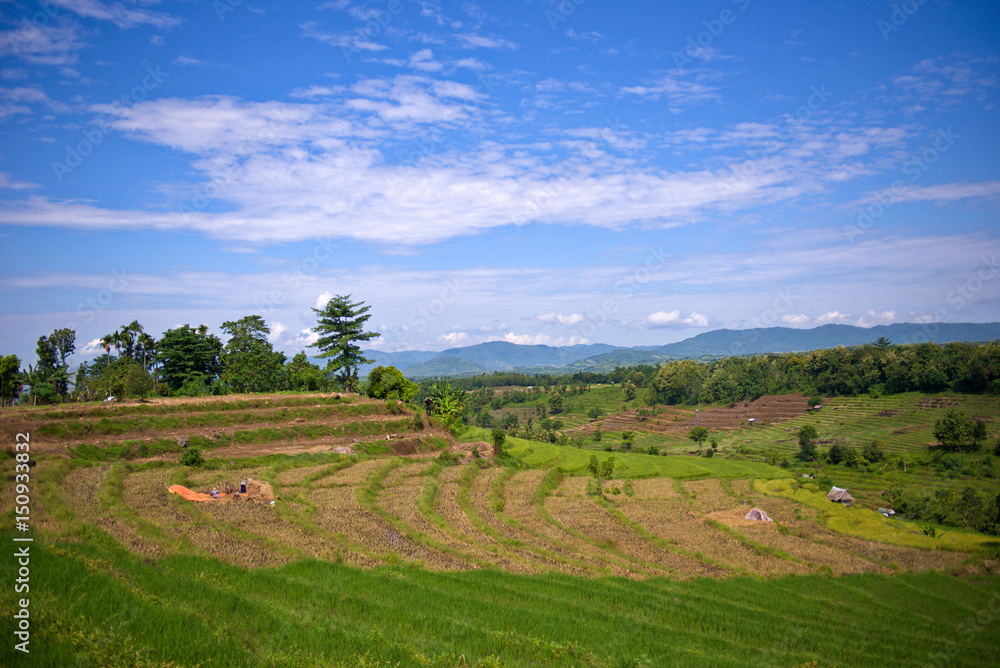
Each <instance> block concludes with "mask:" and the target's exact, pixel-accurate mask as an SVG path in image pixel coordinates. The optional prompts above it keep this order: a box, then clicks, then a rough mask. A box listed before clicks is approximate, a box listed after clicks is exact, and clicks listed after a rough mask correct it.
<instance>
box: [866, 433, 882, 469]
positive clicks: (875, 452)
mask: <svg viewBox="0 0 1000 668" xmlns="http://www.w3.org/2000/svg"><path fill="white" fill-rule="evenodd" d="M861 454H862V456H863V457H864V458H865V459H866V460H868V461H870V462H872V463H875V462H881V461H884V460H885V449H884V447H883V443H882V441H880V440H879V439H877V438H876V439H875V440H873V441H870V442H869V443H868V444H867V445H865V447H864V448H863V449H862V451H861Z"/></svg>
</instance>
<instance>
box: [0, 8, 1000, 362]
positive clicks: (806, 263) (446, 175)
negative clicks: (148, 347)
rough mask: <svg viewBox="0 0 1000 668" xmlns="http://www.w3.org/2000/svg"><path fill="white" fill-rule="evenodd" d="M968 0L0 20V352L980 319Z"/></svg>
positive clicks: (93, 13) (413, 344)
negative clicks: (72, 336) (201, 337)
mask: <svg viewBox="0 0 1000 668" xmlns="http://www.w3.org/2000/svg"><path fill="white" fill-rule="evenodd" d="M998 34H1000V6H998V5H997V4H996V3H993V2H970V3H951V2H943V1H937V0H925V1H924V2H919V1H918V0H910V1H909V2H905V3H902V4H899V3H892V2H882V1H878V0H871V1H868V2H853V1H852V2H840V3H795V2H768V3H765V2H759V1H758V0H725V1H723V0H719V1H717V2H705V3H676V2H656V3H653V2H617V3H612V2H608V1H607V0H566V1H564V2H554V1H518V0H512V1H509V2H503V3H500V2H489V3H488V2H478V3H475V2H419V1H408V0H391V1H389V0H378V1H376V2H361V1H354V0H334V1H332V2H316V3H304V2H295V3H292V2H281V1H272V2H255V1H253V0H249V1H248V0H244V1H242V2H241V1H240V0H216V1H214V2H208V1H201V2H198V1H192V2H185V3H159V2H156V1H155V0H134V1H129V0H124V1H122V2H116V3H102V2H99V1H98V0H52V2H49V3H43V4H38V3H25V2H16V1H14V2H8V1H5V2H0V138H2V139H0V259H2V263H0V284H2V294H3V295H4V298H3V303H2V306H0V352H2V353H3V354H9V353H12V352H13V353H16V354H17V355H19V357H21V359H22V363H24V364H27V363H28V362H33V361H34V359H35V354H34V349H35V342H36V340H37V338H38V337H39V336H41V335H43V334H48V333H50V332H51V331H52V330H54V329H57V328H60V327H72V328H73V329H75V330H76V331H77V355H76V356H75V357H74V360H75V361H79V360H83V359H86V358H87V357H88V356H89V355H91V354H93V353H94V352H95V351H96V348H95V346H94V344H93V342H94V341H95V340H96V339H98V338H99V337H100V336H102V335H103V334H106V333H109V332H112V331H114V330H115V329H117V328H118V327H120V326H121V325H123V324H125V323H128V322H131V321H132V320H134V319H138V320H139V321H140V323H142V324H143V325H144V326H145V328H146V330H147V331H149V332H151V333H153V334H154V335H159V334H160V333H162V332H163V331H164V330H165V329H167V328H170V327H174V326H177V325H179V324H183V323H190V324H192V325H197V324H200V323H205V324H208V325H209V326H210V327H211V328H212V330H213V331H215V332H217V333H218V332H219V328H220V325H221V324H222V322H223V321H225V320H233V319H237V318H239V317H242V316H244V315H248V314H251V313H258V314H261V315H263V316H264V317H265V318H266V320H267V322H268V323H269V325H270V326H271V328H272V338H273V342H274V344H275V345H276V346H277V347H279V348H281V349H283V350H285V351H286V352H288V353H289V354H294V353H295V352H297V351H298V350H301V349H303V347H304V346H305V345H306V344H307V343H309V342H310V340H311V332H310V328H311V327H312V326H313V325H314V324H315V319H314V316H313V313H312V311H311V308H312V307H314V306H316V305H317V304H320V305H321V304H322V303H324V302H325V301H326V300H327V299H329V298H330V297H331V296H333V295H338V294H351V295H353V297H354V298H355V299H357V300H362V301H364V302H366V303H368V304H369V305H371V307H372V308H371V314H372V318H371V320H370V321H369V325H371V326H372V328H375V329H377V330H379V331H380V332H382V337H381V338H380V339H378V340H376V341H375V342H374V344H375V345H374V346H373V347H377V348H380V349H382V350H387V351H395V350H405V349H420V350H440V349H444V348H448V347H452V346H456V345H471V344H474V343H479V342H482V341H488V340H507V341H512V342H515V343H544V344H549V345H566V344H573V343H592V342H601V343H612V344H617V345H650V344H659V343H668V342H672V341H677V340H680V339H683V338H687V337H689V336H693V335H695V334H697V333H699V332H703V331H707V330H710V329H718V328H722V327H729V328H743V327H752V326H769V325H784V326H792V327H814V326H817V325H821V324H826V323H845V324H854V325H866V326H870V325H876V324H888V323H892V322H987V321H996V320H1000V288H998V286H1000V265H998V257H997V256H998V252H1000V238H998V233H997V230H998V222H1000V218H998V212H1000V207H998V204H1000V166H998V160H997V157H998V147H1000V123H998V118H1000V114H998V98H1000V53H998V51H1000V46H998V40H997V35H998Z"/></svg>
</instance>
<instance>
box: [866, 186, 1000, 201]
mask: <svg viewBox="0 0 1000 668" xmlns="http://www.w3.org/2000/svg"><path fill="white" fill-rule="evenodd" d="M888 192H889V193H890V195H886V196H890V197H891V201H892V202H893V203H896V202H934V203H935V204H945V203H948V202H954V201H957V200H961V199H972V198H983V197H997V196H1000V181H985V182H981V183H940V184H937V185H932V186H923V187H917V186H905V187H903V188H899V189H896V190H890V191H888ZM877 200H878V196H877V195H870V196H868V197H866V198H864V199H863V200H861V201H862V202H874V201H877Z"/></svg>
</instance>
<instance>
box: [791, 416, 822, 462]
mask: <svg viewBox="0 0 1000 668" xmlns="http://www.w3.org/2000/svg"><path fill="white" fill-rule="evenodd" d="M796 436H797V437H798V439H799V459H801V460H802V461H804V462H808V461H812V460H813V459H816V444H815V443H814V441H815V440H816V437H817V436H819V432H817V431H816V427H814V426H812V425H811V424H807V425H803V426H802V428H800V429H799V430H798V432H796Z"/></svg>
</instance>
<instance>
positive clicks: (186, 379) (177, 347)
mask: <svg viewBox="0 0 1000 668" xmlns="http://www.w3.org/2000/svg"><path fill="white" fill-rule="evenodd" d="M221 353H222V342H221V341H220V340H219V337H217V336H215V335H214V334H209V333H208V325H199V326H198V327H197V328H194V327H191V326H190V325H182V326H181V327H177V328H175V329H168V330H167V331H166V332H164V333H163V338H161V339H160V341H159V344H158V349H157V350H156V355H155V359H156V361H157V362H159V364H160V367H159V369H158V370H157V373H158V374H159V377H160V379H161V380H162V381H163V383H164V384H166V385H167V387H169V388H170V389H171V390H179V389H180V388H181V387H182V386H184V384H185V383H188V384H192V383H199V382H200V383H202V384H204V385H206V386H207V385H210V384H211V383H212V382H213V381H215V379H216V378H217V377H218V375H219V372H220V370H221V365H220V364H219V355H220V354H221Z"/></svg>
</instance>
